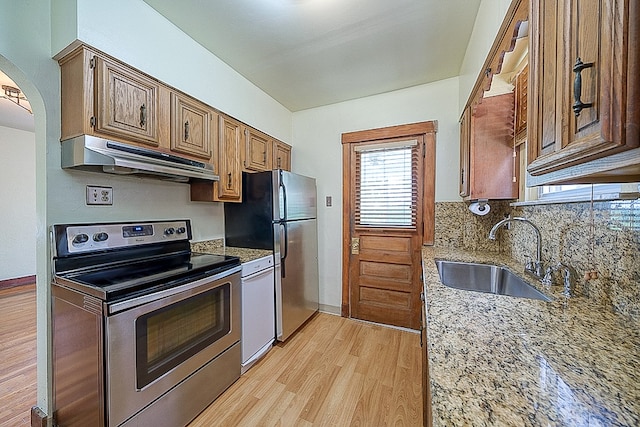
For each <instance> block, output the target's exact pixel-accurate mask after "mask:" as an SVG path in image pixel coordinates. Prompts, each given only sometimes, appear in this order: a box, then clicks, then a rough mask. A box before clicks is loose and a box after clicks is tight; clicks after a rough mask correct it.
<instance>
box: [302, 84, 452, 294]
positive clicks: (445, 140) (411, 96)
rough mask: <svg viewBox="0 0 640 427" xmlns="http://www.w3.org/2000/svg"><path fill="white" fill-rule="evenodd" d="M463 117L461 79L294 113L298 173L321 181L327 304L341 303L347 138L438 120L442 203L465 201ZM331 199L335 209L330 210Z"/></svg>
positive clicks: (323, 277)
mask: <svg viewBox="0 0 640 427" xmlns="http://www.w3.org/2000/svg"><path fill="white" fill-rule="evenodd" d="M457 114H458V79H457V78H452V79H447V80H442V81H439V82H436V83H431V84H426V85H421V86H416V87H413V88H409V89H404V90H399V91H395V92H389V93H385V94H382V95H376V96H371V97H368V98H361V99H357V100H353V101H347V102H343V103H339V104H334V105H329V106H325V107H319V108H314V109H309V110H304V111H300V112H296V113H294V114H293V142H294V145H295V147H294V150H293V153H292V156H293V160H292V164H293V171H294V172H297V173H301V174H303V175H309V176H313V177H315V178H316V180H317V186H318V199H319V202H318V204H319V206H318V258H319V269H320V303H321V304H324V305H329V306H333V307H339V306H340V304H341V283H342V276H341V274H342V264H341V260H342V145H341V136H342V134H343V133H345V132H352V131H358V130H365V129H374V128H380V127H385V126H394V125H400V124H408V123H415V122H422V121H429V120H437V121H438V133H437V137H436V200H437V201H451V200H455V201H459V200H460V198H459V196H458V172H457V171H458V167H459V160H458V158H459V152H460V150H459V130H458V129H459V128H458V121H457V120H458V119H457ZM326 196H332V198H333V206H332V207H326V206H325V203H324V202H325V197H326Z"/></svg>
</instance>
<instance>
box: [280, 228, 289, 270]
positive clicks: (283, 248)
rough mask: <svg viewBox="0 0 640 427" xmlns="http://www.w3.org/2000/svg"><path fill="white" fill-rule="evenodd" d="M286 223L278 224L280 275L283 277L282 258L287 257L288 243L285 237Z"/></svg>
mask: <svg viewBox="0 0 640 427" xmlns="http://www.w3.org/2000/svg"><path fill="white" fill-rule="evenodd" d="M287 237H288V236H287V224H282V223H281V224H280V265H281V268H280V276H281V277H285V267H284V260H285V258H287V251H288V250H289V244H288V241H287V240H288V239H287Z"/></svg>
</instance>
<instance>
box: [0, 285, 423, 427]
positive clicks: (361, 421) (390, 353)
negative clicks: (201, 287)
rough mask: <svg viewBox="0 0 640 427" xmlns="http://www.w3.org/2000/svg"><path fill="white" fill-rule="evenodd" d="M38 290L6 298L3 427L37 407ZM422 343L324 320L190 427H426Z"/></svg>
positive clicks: (1, 319)
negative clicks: (423, 425) (422, 388)
mask: <svg viewBox="0 0 640 427" xmlns="http://www.w3.org/2000/svg"><path fill="white" fill-rule="evenodd" d="M35 334H36V325H35V291H34V288H33V287H28V288H24V287H23V288H22V289H21V290H8V291H0V346H1V347H0V402H1V404H0V426H3V427H4V426H7V427H9V426H19V427H24V426H28V425H29V411H30V408H31V406H33V405H34V404H35V402H36V367H35V361H36V360H35V357H36V350H35V345H36V344H35V343H36V338H35V337H36V335H35ZM420 354H421V353H420V336H419V335H418V334H415V333H411V332H407V331H403V330H398V329H392V328H387V327H384V326H379V325H374V324H370V323H364V322H359V321H355V320H350V319H345V318H342V317H339V316H333V315H329V314H324V313H320V314H318V315H316V316H315V317H314V318H313V319H311V320H310V321H309V322H308V323H307V324H306V325H305V326H304V327H303V328H302V329H301V330H300V331H298V332H297V333H296V334H295V335H294V336H293V337H291V338H290V339H289V340H288V341H287V342H286V343H283V344H278V345H276V346H275V347H274V348H273V349H272V350H271V351H270V352H269V353H268V354H267V356H266V357H265V358H263V359H262V360H261V361H260V362H259V363H258V364H257V365H255V366H254V367H253V368H252V369H250V370H249V371H248V372H247V373H246V374H245V375H243V376H242V377H241V378H240V379H239V380H238V381H237V382H236V383H234V384H233V385H232V386H231V387H230V388H229V389H228V390H227V391H225V392H224V393H223V394H222V395H221V396H220V397H219V398H218V399H217V400H216V401H215V402H214V403H213V404H211V405H210V406H209V407H208V408H207V409H205V410H204V411H203V412H202V413H201V414H200V415H199V416H198V417H197V418H196V419H195V420H194V421H193V422H192V423H191V424H189V427H205V426H206V427H212V426H230V427H231V426H233V427H236V426H251V427H254V426H255V427H257V426H283V427H289V426H329V425H331V426H363V427H369V426H390V425H394V426H420V425H422V390H421V375H422V373H421V356H420Z"/></svg>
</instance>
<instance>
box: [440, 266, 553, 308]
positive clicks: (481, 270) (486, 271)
mask: <svg viewBox="0 0 640 427" xmlns="http://www.w3.org/2000/svg"><path fill="white" fill-rule="evenodd" d="M436 265H437V267H438V272H439V273H440V281H441V282H442V283H443V284H444V285H446V286H449V287H451V288H456V289H462V290H467V291H477V292H487V293H491V294H499V295H509V296H512V297H519V298H530V299H537V300H542V301H551V300H552V299H551V298H550V297H548V296H546V295H545V294H543V293H542V292H540V291H538V290H537V289H536V288H534V287H533V286H531V285H530V284H528V283H527V282H525V281H524V280H522V279H521V278H520V277H518V276H517V275H515V274H514V273H512V272H511V271H510V270H509V269H507V268H505V267H499V266H497V265H490V264H475V263H470V262H455V261H444V260H438V261H436Z"/></svg>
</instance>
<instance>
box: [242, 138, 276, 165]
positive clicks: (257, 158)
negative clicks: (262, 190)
mask: <svg viewBox="0 0 640 427" xmlns="http://www.w3.org/2000/svg"><path fill="white" fill-rule="evenodd" d="M245 138H246V143H245V160H244V167H245V169H247V170H251V171H266V170H271V156H272V155H271V149H272V148H271V146H272V143H271V138H269V137H268V136H267V135H265V134H263V133H262V132H258V131H257V130H255V129H251V128H249V127H248V128H246V131H245Z"/></svg>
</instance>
